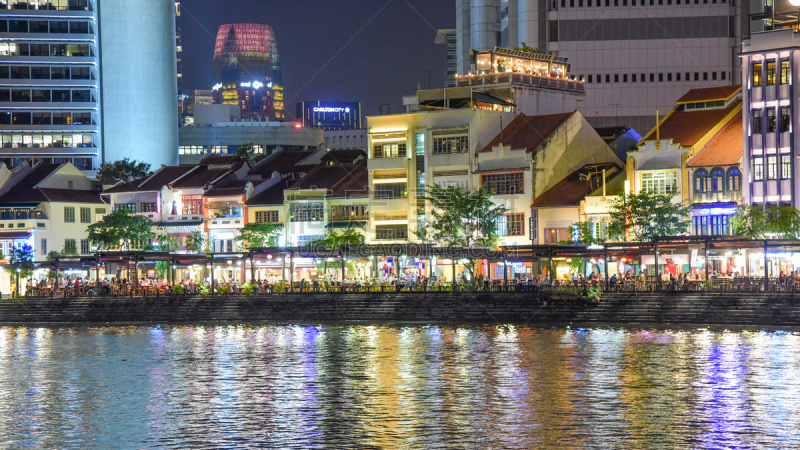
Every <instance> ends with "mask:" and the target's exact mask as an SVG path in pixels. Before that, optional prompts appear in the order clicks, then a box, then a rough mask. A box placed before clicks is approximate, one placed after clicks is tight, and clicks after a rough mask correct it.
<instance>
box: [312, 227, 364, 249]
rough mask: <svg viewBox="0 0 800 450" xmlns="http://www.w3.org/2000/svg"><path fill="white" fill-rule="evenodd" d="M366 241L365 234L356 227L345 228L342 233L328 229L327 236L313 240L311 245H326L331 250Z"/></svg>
mask: <svg viewBox="0 0 800 450" xmlns="http://www.w3.org/2000/svg"><path fill="white" fill-rule="evenodd" d="M363 242H364V235H363V234H362V233H361V232H360V231H358V230H357V229H355V228H345V229H344V230H342V232H341V233H338V234H337V233H336V232H335V231H333V230H326V231H325V237H324V238H322V239H315V240H313V241H311V243H310V245H314V246H320V247H324V248H326V249H329V250H333V249H337V248H339V247H342V246H347V245H358V244H361V243H363Z"/></svg>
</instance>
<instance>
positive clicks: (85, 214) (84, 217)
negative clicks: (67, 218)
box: [81, 208, 92, 223]
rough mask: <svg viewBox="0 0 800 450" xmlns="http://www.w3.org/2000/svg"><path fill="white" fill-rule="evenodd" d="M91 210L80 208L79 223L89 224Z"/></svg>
mask: <svg viewBox="0 0 800 450" xmlns="http://www.w3.org/2000/svg"><path fill="white" fill-rule="evenodd" d="M91 215H92V208H81V223H91V222H92V219H91Z"/></svg>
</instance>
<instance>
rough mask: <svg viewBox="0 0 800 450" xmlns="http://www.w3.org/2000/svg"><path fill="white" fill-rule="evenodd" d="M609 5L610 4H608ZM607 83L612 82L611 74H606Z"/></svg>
mask: <svg viewBox="0 0 800 450" xmlns="http://www.w3.org/2000/svg"><path fill="white" fill-rule="evenodd" d="M606 6H608V5H606ZM606 83H611V75H609V74H606Z"/></svg>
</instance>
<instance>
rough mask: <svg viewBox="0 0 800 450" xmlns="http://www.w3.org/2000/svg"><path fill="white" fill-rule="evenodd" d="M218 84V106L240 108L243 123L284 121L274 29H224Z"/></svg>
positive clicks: (219, 40)
mask: <svg viewBox="0 0 800 450" xmlns="http://www.w3.org/2000/svg"><path fill="white" fill-rule="evenodd" d="M214 82H215V84H214V86H213V90H214V103H217V104H229V105H239V107H240V108H241V110H242V118H243V119H267V120H280V119H283V118H284V112H283V109H284V108H283V79H282V78H281V65H280V59H279V58H278V45H277V43H276V42H275V34H274V33H273V32H272V27H270V26H269V25H264V24H258V23H235V24H227V25H222V26H220V27H219V31H218V33H217V42H216V46H215V48H214Z"/></svg>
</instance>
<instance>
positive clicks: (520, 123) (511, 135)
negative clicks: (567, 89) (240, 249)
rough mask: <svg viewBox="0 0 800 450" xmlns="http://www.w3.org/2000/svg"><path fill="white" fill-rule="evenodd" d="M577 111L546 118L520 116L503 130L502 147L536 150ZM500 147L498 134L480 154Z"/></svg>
mask: <svg viewBox="0 0 800 450" xmlns="http://www.w3.org/2000/svg"><path fill="white" fill-rule="evenodd" d="M576 112H577V111H573V112H568V113H561V114H548V115H546V116H526V115H524V114H520V115H518V116H516V117H514V120H512V121H511V123H510V124H508V126H507V127H505V128H504V129H503V145H504V146H510V147H511V148H513V149H523V148H524V149H527V150H528V151H533V150H536V149H537V148H538V147H539V145H541V144H542V142H544V141H545V139H547V138H548V137H549V136H550V135H551V134H553V132H555V131H556V130H557V129H558V128H559V127H560V126H561V125H562V124H563V123H564V122H566V121H567V119H569V118H570V117H571V116H572V115H573V114H575V113H576ZM498 145H500V134H498V135H497V136H496V137H495V138H494V139H492V141H491V142H489V144H488V145H487V146H486V147H484V148H483V150H481V152H491V151H492V148H493V147H496V146H498Z"/></svg>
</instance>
